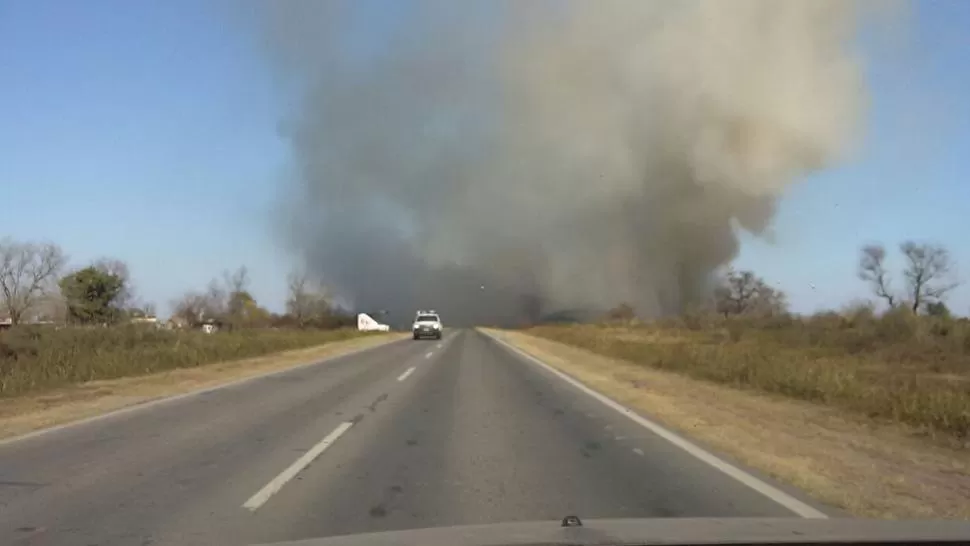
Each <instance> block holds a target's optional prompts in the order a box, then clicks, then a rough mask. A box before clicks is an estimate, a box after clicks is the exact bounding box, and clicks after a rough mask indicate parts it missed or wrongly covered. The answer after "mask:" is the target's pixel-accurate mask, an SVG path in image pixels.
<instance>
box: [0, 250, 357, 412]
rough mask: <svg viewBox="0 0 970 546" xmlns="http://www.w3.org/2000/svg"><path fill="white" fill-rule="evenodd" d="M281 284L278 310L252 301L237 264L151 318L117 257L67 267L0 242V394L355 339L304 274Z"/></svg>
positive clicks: (344, 318)
mask: <svg viewBox="0 0 970 546" xmlns="http://www.w3.org/2000/svg"><path fill="white" fill-rule="evenodd" d="M287 281H288V289H289V295H288V298H287V301H286V305H285V308H286V311H285V312H284V313H281V314H277V313H272V312H270V311H269V310H267V309H265V308H264V307H262V306H261V305H259V304H258V303H257V302H256V300H255V298H254V297H253V296H252V293H251V292H250V290H249V283H250V280H249V275H248V272H247V269H246V268H245V267H240V268H238V269H236V270H235V271H232V272H230V271H226V272H224V273H223V274H222V277H221V279H213V280H212V281H211V282H210V283H209V284H208V286H207V287H206V288H205V289H204V290H199V291H191V292H188V293H186V294H184V295H183V296H181V297H180V298H178V299H176V300H175V301H173V302H171V309H172V315H171V317H170V318H169V319H168V320H160V319H159V318H158V317H157V315H156V312H155V304H154V303H152V302H145V301H143V300H141V299H140V298H138V295H137V293H136V290H135V287H134V283H133V282H132V279H131V275H130V274H129V270H128V266H127V264H125V263H124V262H123V261H121V260H117V259H113V258H102V259H99V260H96V261H94V262H92V263H89V264H84V265H81V266H79V267H75V268H69V267H68V258H67V256H66V255H65V254H64V252H63V251H62V250H61V249H60V247H58V246H57V245H55V244H52V243H36V242H20V241H15V240H12V239H9V238H7V239H0V397H11V396H17V395H22V394H27V393H35V392H42V391H46V390H49V389H53V388H56V387H60V386H65V385H70V384H75V383H83V382H88V381H94V380H103V379H114V378H120V377H126V376H138V375H147V374H152V373H156V372H160V371H165V370H172V369H177V368H194V367H198V366H203V365H206V364H211V363H215V362H223V361H229V360H238V359H247V358H250V357H257V356H263V355H268V354H270V353H276V352H281V351H288V350H293V349H304V348H309V347H313V346H318V345H322V344H327V343H330V342H333V341H339V340H344V339H348V338H351V337H358V336H361V335H363V334H361V333H359V332H357V331H356V329H355V328H354V327H355V325H356V321H355V320H354V317H353V315H352V314H351V313H349V312H347V311H345V310H342V309H339V308H336V307H334V306H333V305H332V304H331V302H330V299H329V297H328V295H327V292H326V290H325V289H324V287H323V286H321V285H319V284H318V283H315V282H313V279H311V278H310V276H309V275H307V273H306V272H302V271H296V272H293V273H292V274H291V275H290V276H289V278H288V279H287Z"/></svg>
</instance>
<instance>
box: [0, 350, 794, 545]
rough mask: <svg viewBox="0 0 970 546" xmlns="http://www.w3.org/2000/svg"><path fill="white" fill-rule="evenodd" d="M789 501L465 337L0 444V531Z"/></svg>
mask: <svg viewBox="0 0 970 546" xmlns="http://www.w3.org/2000/svg"><path fill="white" fill-rule="evenodd" d="M567 514H576V515H579V516H580V517H585V518H595V517H611V518H619V517H674V516H677V517H679V516H689V517H691V516H783V517H790V516H792V515H793V514H792V512H791V511H789V510H788V509H787V508H785V507H783V506H781V505H780V504H778V503H777V502H776V501H774V500H772V499H770V498H768V497H767V496H765V495H763V494H761V493H759V492H757V491H755V490H754V489H752V488H751V487H749V486H748V485H745V484H743V483H741V482H740V481H738V480H737V479H735V478H732V477H730V476H728V475H727V474H725V473H724V472H722V471H720V470H718V469H716V468H714V467H713V466H711V465H710V464H709V463H706V462H704V461H702V460H700V459H698V458H697V457H694V456H690V455H688V454H686V452H685V451H683V450H682V449H681V448H680V447H677V446H675V445H673V444H672V443H670V442H668V441H667V440H665V439H663V438H661V437H660V436H657V435H656V434H654V433H653V432H651V431H649V430H647V429H645V428H644V427H643V426H640V425H638V424H637V423H636V422H634V421H632V420H630V419H628V418H627V417H624V416H623V415H621V414H620V413H618V412H617V411H615V410H614V409H611V408H609V407H607V406H606V405H604V404H603V403H602V402H600V401H598V400H596V399H595V398H593V397H591V396H589V395H588V394H586V393H584V392H582V391H581V390H579V389H577V388H576V387H575V386H573V385H570V384H569V383H567V382H565V381H563V380H562V379H560V378H558V377H556V376H554V375H553V374H552V373H550V372H549V371H548V370H545V369H543V368H542V367H540V366H538V365H536V364H534V363H531V362H528V361H526V360H524V359H522V358H521V357H519V356H517V355H516V354H514V353H513V352H511V351H509V350H508V349H507V348H505V347H504V346H502V345H500V344H499V343H498V342H496V341H494V340H492V339H490V338H488V337H486V336H484V335H482V334H480V333H477V332H475V331H451V332H449V333H448V335H446V337H445V339H444V340H442V341H420V342H416V341H411V340H405V341H398V342H393V343H390V344H388V345H384V346H381V347H377V348H373V349H369V350H366V351H363V352H361V353H357V354H353V355H347V356H344V357H339V358H336V359H332V360H329V361H326V362H322V363H320V364H318V365H314V366H311V367H304V368H300V369H296V370H293V371H290V372H286V373H283V374H277V375H274V376H269V377H265V378H260V379H257V380H254V381H250V382H246V383H242V384H237V385H233V386H230V387H228V388H225V389H220V390H216V391H211V392H208V393H204V394H201V395H198V396H189V397H183V398H180V399H178V400H176V401H173V402H171V403H166V404H160V405H154V406H151V407H147V408H144V409H140V410H136V411H129V412H125V413H121V414H118V415H114V416H110V417H108V418H104V419H100V420H97V421H94V422H90V423H85V424H82V425H78V426H73V427H68V428H64V429H60V430H56V431H52V432H50V433H47V434H42V435H39V436H34V437H30V438H26V439H23V440H19V441H14V442H6V443H3V444H0V543H2V544H38V545H40V544H44V545H47V544H51V545H54V544H71V545H92V544H97V545H100V546H106V545H114V544H126V545H127V544H132V545H148V544H250V543H259V542H273V541H282V540H295V539H300V538H309V537H315V536H332V535H338V534H347V533H357V532H365V531H379V530H393V529H411V528H422V527H433V526H444V525H457V524H472V523H490V522H503V521H524V520H536V519H560V518H562V517H563V516H565V515H567Z"/></svg>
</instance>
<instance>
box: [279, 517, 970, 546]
mask: <svg viewBox="0 0 970 546" xmlns="http://www.w3.org/2000/svg"><path fill="white" fill-rule="evenodd" d="M968 540H970V522H967V521H953V520H947V521H925V520H921V521H888V520H858V519H856V520H853V519H800V518H723V519H722V518H715V519H709V518H661V519H601V520H596V519H592V520H586V521H583V525H582V526H581V527H562V526H560V522H559V521H537V522H519V523H499V524H489V525H468V526H457V527H436V528H431V529H414V530H407V531H384V532H377V533H362V534H356V535H344V536H335V537H329V538H315V539H303V540H297V541H292V542H279V543H274V544H273V546H365V545H366V546H540V545H554V546H605V545H629V546H632V545H646V544H667V545H682V544H816V545H817V544H866V543H870V544H886V543H892V544H945V543H957V542H965V541H968Z"/></svg>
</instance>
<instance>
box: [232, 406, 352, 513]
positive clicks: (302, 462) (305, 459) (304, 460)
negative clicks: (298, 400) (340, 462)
mask: <svg viewBox="0 0 970 546" xmlns="http://www.w3.org/2000/svg"><path fill="white" fill-rule="evenodd" d="M352 426H354V424H353V423H351V422H350V421H345V422H343V423H340V425H339V426H337V428H335V429H333V432H331V433H330V434H328V435H327V436H326V437H325V438H324V439H323V440H320V442H319V443H317V445H315V446H313V447H312V448H310V451H307V452H306V453H304V454H303V456H302V457H300V458H299V459H297V460H296V461H294V462H293V464H291V465H290V466H288V467H287V468H286V470H284V471H283V472H280V473H279V475H277V476H276V477H275V478H273V479H272V480H270V482H269V483H268V484H266V485H265V486H263V488H262V489H260V490H259V491H257V492H256V494H255V495H253V496H252V497H249V500H247V501H246V502H245V503H244V504H243V505H242V507H243V508H245V509H247V510H249V511H251V512H255V511H256V510H257V509H259V507H260V506H262V505H263V504H265V503H266V501H268V500H269V498H270V497H272V496H273V495H274V494H275V493H277V492H278V491H279V490H280V489H282V488H283V486H284V485H286V482H288V481H290V480H292V479H293V478H294V477H295V476H296V475H297V474H299V473H300V471H301V470H303V469H304V468H306V466H307V465H308V464H310V463H311V462H313V459H316V458H317V457H319V456H320V454H321V453H323V452H324V451H325V450H326V449H327V448H328V447H330V446H331V445H333V443H334V442H336V441H337V438H340V437H341V436H343V434H344V433H345V432H347V431H348V430H349V429H350V427H352Z"/></svg>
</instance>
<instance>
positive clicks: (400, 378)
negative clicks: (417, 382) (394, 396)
mask: <svg viewBox="0 0 970 546" xmlns="http://www.w3.org/2000/svg"><path fill="white" fill-rule="evenodd" d="M416 368H417V367H416V366H411V367H410V368H408V369H407V370H405V371H404V373H402V374H401V375H399V376H397V380H398V381H404V380H405V379H407V378H408V376H410V375H411V374H413V373H414V370H415V369H416Z"/></svg>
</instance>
